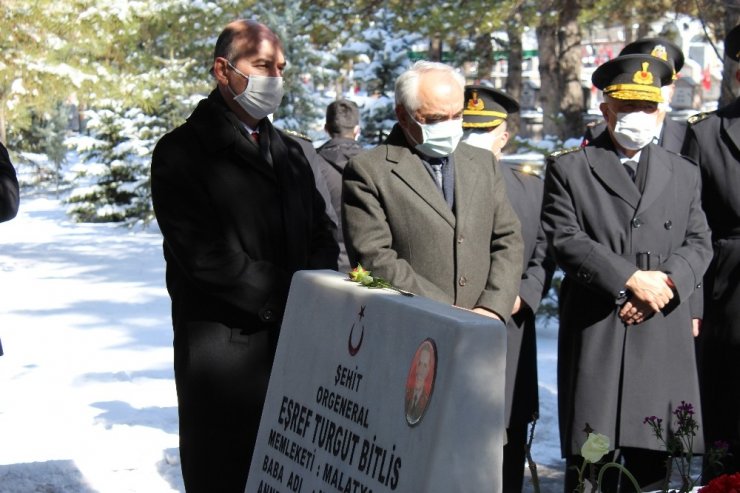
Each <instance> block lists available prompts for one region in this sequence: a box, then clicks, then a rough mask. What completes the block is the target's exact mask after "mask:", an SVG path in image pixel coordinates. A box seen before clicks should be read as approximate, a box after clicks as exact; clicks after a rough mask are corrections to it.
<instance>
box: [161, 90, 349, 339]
mask: <svg viewBox="0 0 740 493" xmlns="http://www.w3.org/2000/svg"><path fill="white" fill-rule="evenodd" d="M260 145H261V146H263V147H262V148H260V147H258V145H257V144H256V143H255V142H254V140H252V139H251V138H249V137H247V136H246V134H245V130H244V128H243V126H242V124H241V123H240V122H239V121H238V120H237V119H236V116H235V115H234V114H233V113H232V112H231V111H229V109H228V107H227V106H226V104H225V103H224V101H223V99H222V98H221V96H220V94H219V93H218V91H217V90H214V91H213V92H212V93H211V94H210V96H209V97H208V99H204V100H202V101H201V102H200V103H199V104H198V106H197V107H196V109H195V111H194V112H193V114H192V115H191V116H190V117H189V118H188V120H187V122H186V123H185V124H183V125H182V126H180V127H178V128H177V129H175V130H174V131H172V132H170V133H169V134H167V135H165V136H164V137H163V138H162V139H161V140H160V141H159V142H158V143H157V146H156V147H155V149H154V153H153V157H152V199H153V202H154V211H155V213H156V216H157V221H158V223H159V227H160V229H161V230H162V235H163V236H164V255H165V259H166V261H167V288H168V291H169V293H170V296H171V298H172V303H173V306H172V318H173V322H174V325H175V329H176V330H177V327H178V326H180V324H182V323H187V322H189V321H211V322H215V323H220V324H224V325H226V326H229V327H232V328H241V329H243V330H244V331H245V332H247V333H251V332H256V331H259V330H264V329H269V328H271V327H275V326H276V325H277V323H278V322H279V321H280V319H281V317H282V312H283V310H284V308H285V302H286V299H287V295H288V288H289V286H290V280H291V277H292V275H293V273H294V272H296V271H297V270H300V269H311V268H319V269H322V268H325V269H329V268H333V269H336V261H337V255H338V251H339V250H338V248H337V245H336V242H335V241H334V239H333V237H332V234H331V227H332V226H331V221H330V220H329V218H328V217H327V216H326V214H325V212H324V210H325V209H324V202H323V200H322V199H321V196H320V195H319V193H318V192H317V190H316V186H315V184H314V178H313V175H312V173H311V169H310V167H309V165H308V162H307V160H306V157H305V156H304V154H303V152H302V150H301V147H300V145H299V144H298V143H297V142H296V141H295V140H293V139H292V138H290V137H288V136H286V135H284V134H283V133H282V132H280V131H278V130H277V129H275V128H274V127H273V126H272V125H271V124H270V122H269V121H268V120H267V119H263V120H262V121H261V122H260Z"/></svg>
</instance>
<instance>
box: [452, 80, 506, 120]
mask: <svg viewBox="0 0 740 493" xmlns="http://www.w3.org/2000/svg"><path fill="white" fill-rule="evenodd" d="M518 111H519V103H517V102H516V100H514V98H512V97H511V96H509V95H508V94H505V93H503V92H501V91H498V90H496V89H494V88H492V87H487V86H479V85H470V86H465V108H464V109H463V124H462V126H463V128H493V127H498V126H499V125H501V123H503V122H504V121H506V118H507V117H508V116H509V114H510V113H516V112H518Z"/></svg>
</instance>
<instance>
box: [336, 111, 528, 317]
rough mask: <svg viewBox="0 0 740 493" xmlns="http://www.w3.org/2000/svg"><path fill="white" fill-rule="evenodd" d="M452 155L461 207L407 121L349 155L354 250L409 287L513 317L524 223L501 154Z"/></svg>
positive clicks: (345, 202)
mask: <svg viewBox="0 0 740 493" xmlns="http://www.w3.org/2000/svg"><path fill="white" fill-rule="evenodd" d="M453 159H454V163H455V165H454V172H455V175H454V176H455V192H454V197H455V206H454V209H455V210H454V211H453V210H452V209H450V207H449V206H448V205H447V202H445V199H444V197H443V195H442V193H441V192H440V190H439V188H437V185H436V184H435V183H434V180H433V179H432V177H431V176H430V174H429V173H428V172H427V171H426V168H425V167H424V165H423V164H422V161H421V159H420V158H419V157H418V156H417V155H416V154H415V153H413V152H412V151H411V150H410V149H409V147H408V146H407V143H406V138H405V137H404V135H403V132H402V130H401V128H400V127H399V126H398V125H396V126H395V127H394V128H393V131H392V132H391V134H390V135H389V136H388V139H387V141H386V142H385V143H383V144H382V145H380V146H378V147H376V148H375V149H372V150H370V151H366V152H361V153H360V154H358V155H356V156H355V157H353V158H352V159H350V161H349V163H348V164H347V166H346V167H345V169H344V182H343V193H342V216H343V217H342V223H343V226H344V239H345V242H346V245H347V253H348V254H349V258H350V261H351V262H352V264H353V265H355V264H357V263H358V262H359V263H360V264H362V266H363V267H365V268H367V269H369V270H370V271H371V272H373V273H374V274H376V275H378V276H380V277H382V278H384V279H386V280H388V281H389V282H391V283H392V284H393V285H394V286H397V287H399V288H401V289H405V290H408V291H411V292H412V293H415V294H419V295H422V296H426V297H428V298H432V299H435V300H437V301H441V302H444V303H451V304H455V305H458V306H462V307H465V308H473V307H475V306H482V307H484V308H487V309H489V310H492V311H494V312H496V313H497V314H498V315H499V316H500V317H501V318H502V319H503V320H507V319H508V318H509V316H510V315H511V309H512V307H513V305H514V299H515V298H516V295H517V293H518V292H519V281H520V277H521V273H522V240H521V233H520V226H519V221H518V219H517V217H516V214H515V213H514V211H513V210H512V209H511V205H510V204H509V200H508V199H507V196H506V185H505V184H504V181H503V177H502V172H501V168H500V167H499V166H498V164H497V163H496V160H495V158H494V157H493V154H491V153H490V152H489V151H485V150H482V149H476V148H473V147H471V146H468V145H467V144H460V145H458V147H457V149H456V150H455V152H454V153H453Z"/></svg>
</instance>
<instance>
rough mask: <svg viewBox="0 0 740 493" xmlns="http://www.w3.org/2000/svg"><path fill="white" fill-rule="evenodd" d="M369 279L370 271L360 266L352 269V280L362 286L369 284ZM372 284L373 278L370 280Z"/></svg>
mask: <svg viewBox="0 0 740 493" xmlns="http://www.w3.org/2000/svg"><path fill="white" fill-rule="evenodd" d="M368 277H370V271H369V270H365V269H363V268H362V265H360V264H357V267H355V268H354V269H352V272H350V273H349V278H350V279H352V280H353V281H356V282H359V283H361V284H368V282H367V280H366V279H367V278H368ZM370 282H372V277H371V278H370Z"/></svg>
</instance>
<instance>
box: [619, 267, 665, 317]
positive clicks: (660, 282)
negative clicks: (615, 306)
mask: <svg viewBox="0 0 740 493" xmlns="http://www.w3.org/2000/svg"><path fill="white" fill-rule="evenodd" d="M625 287H626V288H627V289H629V290H630V292H631V293H632V296H631V297H630V299H629V300H627V302H625V303H624V305H622V308H621V309H620V310H619V318H620V319H621V320H622V322H624V323H625V324H627V325H634V324H639V323H641V322H644V321H645V320H646V319H648V318H649V317H651V316H652V315H653V314H655V312H658V311H660V310H662V309H663V308H664V307H665V306H666V305H667V304H668V303H670V301H671V300H672V299H673V296H674V294H673V289H674V288H675V285H674V284H673V281H671V278H670V277H668V275H667V274H666V273H665V272H661V271H656V270H638V271H635V273H634V274H632V276H631V277H630V278H629V279H628V280H627V282H626V283H625Z"/></svg>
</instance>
